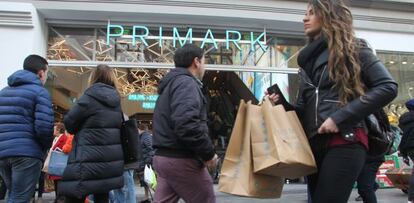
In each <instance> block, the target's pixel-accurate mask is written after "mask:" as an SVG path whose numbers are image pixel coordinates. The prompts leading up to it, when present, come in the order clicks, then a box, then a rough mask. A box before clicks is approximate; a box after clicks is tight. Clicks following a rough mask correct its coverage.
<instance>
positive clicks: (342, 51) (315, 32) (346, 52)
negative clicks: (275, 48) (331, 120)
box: [303, 0, 364, 104]
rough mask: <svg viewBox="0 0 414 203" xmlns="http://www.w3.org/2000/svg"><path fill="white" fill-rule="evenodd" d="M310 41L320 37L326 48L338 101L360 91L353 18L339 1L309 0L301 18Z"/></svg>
mask: <svg viewBox="0 0 414 203" xmlns="http://www.w3.org/2000/svg"><path fill="white" fill-rule="evenodd" d="M303 22H304V25H305V33H306V35H307V36H308V37H309V39H310V41H313V40H315V39H316V38H318V37H323V38H324V39H325V40H326V42H327V44H328V49H329V60H328V68H329V77H330V79H331V80H332V81H333V82H334V83H335V87H334V88H335V89H337V90H338V91H339V97H340V101H341V103H342V104H345V103H347V101H348V100H350V99H353V98H355V97H358V96H361V95H363V94H364V85H363V84H362V82H361V80H360V74H361V66H360V65H359V60H358V48H359V46H360V44H359V40H358V39H357V38H356V37H355V33H354V28H353V17H352V13H351V11H350V9H349V8H348V7H347V6H346V5H345V3H344V2H343V1H342V0H309V5H308V10H307V14H306V16H305V18H304V19H303Z"/></svg>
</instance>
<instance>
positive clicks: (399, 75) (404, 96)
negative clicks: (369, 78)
mask: <svg viewBox="0 0 414 203" xmlns="http://www.w3.org/2000/svg"><path fill="white" fill-rule="evenodd" d="M378 58H379V59H380V60H381V61H382V63H383V64H384V65H385V66H386V67H387V69H388V70H389V71H390V73H391V75H392V76H393V77H394V79H395V80H396V81H397V83H398V96H397V98H396V99H395V100H394V101H393V102H392V103H391V104H389V105H388V106H387V107H386V108H385V109H386V111H387V113H388V114H389V116H391V117H395V119H392V120H393V121H397V120H398V118H399V117H400V116H401V115H402V114H403V113H405V112H406V111H407V109H406V107H405V102H407V101H408V100H409V99H412V98H413V97H414V53H400V52H385V51H378Z"/></svg>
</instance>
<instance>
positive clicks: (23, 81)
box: [0, 55, 54, 203]
mask: <svg viewBox="0 0 414 203" xmlns="http://www.w3.org/2000/svg"><path fill="white" fill-rule="evenodd" d="M23 68H24V70H19V71H16V72H15V73H13V74H12V75H11V76H10V77H9V78H8V85H9V86H8V87H6V88H4V89H3V90H1V91H0V175H1V177H2V178H3V180H4V182H5V183H6V186H7V188H8V190H9V195H8V200H7V202H8V203H27V202H29V201H30V198H31V197H32V195H33V193H34V191H35V187H36V183H37V181H38V180H39V176H40V171H41V168H42V162H43V159H44V155H45V152H46V150H47V149H48V148H49V147H50V145H51V143H52V139H53V138H52V137H53V120H54V118H53V109H52V102H51V99H50V96H49V93H48V92H47V90H46V89H45V88H44V87H43V85H44V84H45V82H46V79H47V69H48V63H47V61H46V59H44V58H42V57H41V56H37V55H30V56H28V57H27V58H26V59H25V60H24V65H23Z"/></svg>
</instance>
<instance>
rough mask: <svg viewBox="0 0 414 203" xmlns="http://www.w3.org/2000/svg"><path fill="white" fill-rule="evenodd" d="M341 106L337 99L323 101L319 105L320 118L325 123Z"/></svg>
mask: <svg viewBox="0 0 414 203" xmlns="http://www.w3.org/2000/svg"><path fill="white" fill-rule="evenodd" d="M339 108H341V106H340V101H338V100H335V99H323V100H322V101H321V102H320V103H319V109H318V116H319V119H320V121H321V123H323V122H324V121H325V120H326V119H327V118H329V117H330V116H331V115H332V114H333V113H335V112H336V111H337V110H338V109H339Z"/></svg>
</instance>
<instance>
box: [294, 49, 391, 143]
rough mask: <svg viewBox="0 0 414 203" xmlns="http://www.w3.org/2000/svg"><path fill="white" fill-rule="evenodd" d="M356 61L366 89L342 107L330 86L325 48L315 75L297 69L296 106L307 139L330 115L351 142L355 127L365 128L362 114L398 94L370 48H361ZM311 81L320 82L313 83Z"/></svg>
mask: <svg viewBox="0 0 414 203" xmlns="http://www.w3.org/2000/svg"><path fill="white" fill-rule="evenodd" d="M359 60H360V62H361V69H362V70H361V71H362V73H361V77H362V81H363V82H364V84H365V86H366V87H367V89H368V90H367V91H366V92H365V95H364V96H362V97H359V98H357V99H354V100H352V101H349V102H348V103H347V104H346V105H345V106H341V105H340V103H339V93H338V91H337V90H335V89H333V88H332V87H333V86H334V83H333V82H332V81H331V80H330V79H329V71H328V68H327V63H328V50H325V51H324V52H323V53H322V54H321V55H320V56H319V57H318V59H317V60H316V62H315V65H314V67H313V68H315V70H316V74H314V77H315V78H309V77H308V76H307V74H306V72H305V71H304V70H300V72H299V78H300V89H299V94H298V99H297V103H296V105H295V107H296V111H297V113H298V115H299V117H300V118H301V122H302V125H303V127H304V130H305V132H306V134H307V136H308V138H312V137H314V136H315V135H317V131H318V128H319V127H320V126H321V125H322V123H323V122H324V121H325V120H326V119H327V118H329V117H330V118H332V119H333V120H334V122H335V123H336V125H337V126H338V128H339V131H340V133H341V134H342V136H343V137H344V139H345V140H349V141H354V139H355V134H354V128H356V127H364V126H365V125H364V118H365V117H367V116H368V115H370V114H372V113H373V112H376V111H378V110H379V109H381V108H382V107H384V106H385V105H387V104H388V103H389V102H391V101H392V100H393V99H394V98H395V97H396V96H397V93H398V91H397V89H398V86H397V83H396V82H395V81H394V79H393V78H392V76H391V75H390V73H389V72H388V70H387V69H386V68H385V66H384V65H383V64H382V63H381V61H380V60H379V59H378V58H377V57H376V56H375V55H374V54H373V52H372V50H371V49H369V48H368V47H363V48H361V49H360V54H359ZM312 81H319V82H318V84H314V83H313V82H312Z"/></svg>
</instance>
